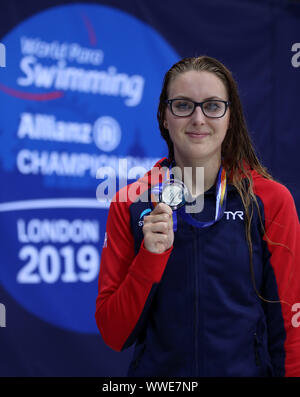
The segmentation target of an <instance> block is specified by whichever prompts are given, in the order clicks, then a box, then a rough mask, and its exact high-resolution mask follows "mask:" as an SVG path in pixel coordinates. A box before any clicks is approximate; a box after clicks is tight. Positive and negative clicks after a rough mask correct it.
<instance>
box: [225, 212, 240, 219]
mask: <svg viewBox="0 0 300 397" xmlns="http://www.w3.org/2000/svg"><path fill="white" fill-rule="evenodd" d="M224 214H226V219H227V220H229V219H233V220H234V221H235V217H236V216H238V217H239V218H240V219H241V220H244V212H243V211H235V212H231V211H224Z"/></svg>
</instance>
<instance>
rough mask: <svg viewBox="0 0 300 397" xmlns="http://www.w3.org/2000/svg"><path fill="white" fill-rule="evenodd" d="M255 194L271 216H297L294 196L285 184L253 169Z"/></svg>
mask: <svg viewBox="0 0 300 397" xmlns="http://www.w3.org/2000/svg"><path fill="white" fill-rule="evenodd" d="M251 174H252V178H253V191H254V194H255V195H256V196H257V197H259V198H260V200H261V201H262V203H263V206H264V211H265V213H266V214H267V215H268V217H269V218H273V219H274V218H275V217H278V216H279V217H285V218H286V217H288V218H289V217H296V218H297V211H296V206H295V202H294V199H293V196H292V194H291V192H290V191H289V189H288V188H287V187H286V186H284V185H283V184H281V183H279V182H276V181H274V180H271V179H266V178H264V177H263V176H262V175H260V174H258V173H257V172H256V171H251Z"/></svg>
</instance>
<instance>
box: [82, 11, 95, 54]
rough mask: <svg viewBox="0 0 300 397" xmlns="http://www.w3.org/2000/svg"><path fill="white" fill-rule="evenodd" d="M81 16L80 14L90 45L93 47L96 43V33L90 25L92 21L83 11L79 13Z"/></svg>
mask: <svg viewBox="0 0 300 397" xmlns="http://www.w3.org/2000/svg"><path fill="white" fill-rule="evenodd" d="M81 16H82V19H83V22H84V24H85V27H86V29H87V31H88V35H89V40H90V43H91V45H92V46H94V47H95V46H96V44H97V37H96V33H95V30H94V27H93V25H92V22H91V21H90V19H89V18H88V17H87V16H86V15H85V14H84V13H81Z"/></svg>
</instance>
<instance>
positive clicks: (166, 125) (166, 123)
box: [164, 120, 168, 130]
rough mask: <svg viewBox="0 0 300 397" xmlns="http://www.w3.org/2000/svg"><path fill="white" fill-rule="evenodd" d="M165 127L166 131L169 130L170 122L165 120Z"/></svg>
mask: <svg viewBox="0 0 300 397" xmlns="http://www.w3.org/2000/svg"><path fill="white" fill-rule="evenodd" d="M164 127H165V129H166V130H167V129H168V122H167V120H164Z"/></svg>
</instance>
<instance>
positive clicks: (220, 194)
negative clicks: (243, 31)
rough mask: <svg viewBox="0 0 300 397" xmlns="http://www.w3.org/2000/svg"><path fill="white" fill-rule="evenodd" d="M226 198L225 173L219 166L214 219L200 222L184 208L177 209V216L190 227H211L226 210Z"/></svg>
mask: <svg viewBox="0 0 300 397" xmlns="http://www.w3.org/2000/svg"><path fill="white" fill-rule="evenodd" d="M226 198H227V181H226V171H225V169H224V168H223V167H222V166H221V167H220V169H219V172H218V176H217V183H216V212H215V219H214V220H212V221H207V222H201V221H198V220H197V219H195V218H193V217H192V216H191V214H190V213H187V212H186V211H185V206H183V207H181V208H179V209H178V211H177V212H178V214H179V215H180V216H181V217H182V218H183V219H184V220H185V221H186V222H188V223H189V224H190V225H192V226H195V227H198V228H204V227H208V226H211V225H213V224H214V223H216V222H217V221H218V220H219V219H221V218H222V216H223V215H224V211H225V208H226Z"/></svg>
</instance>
